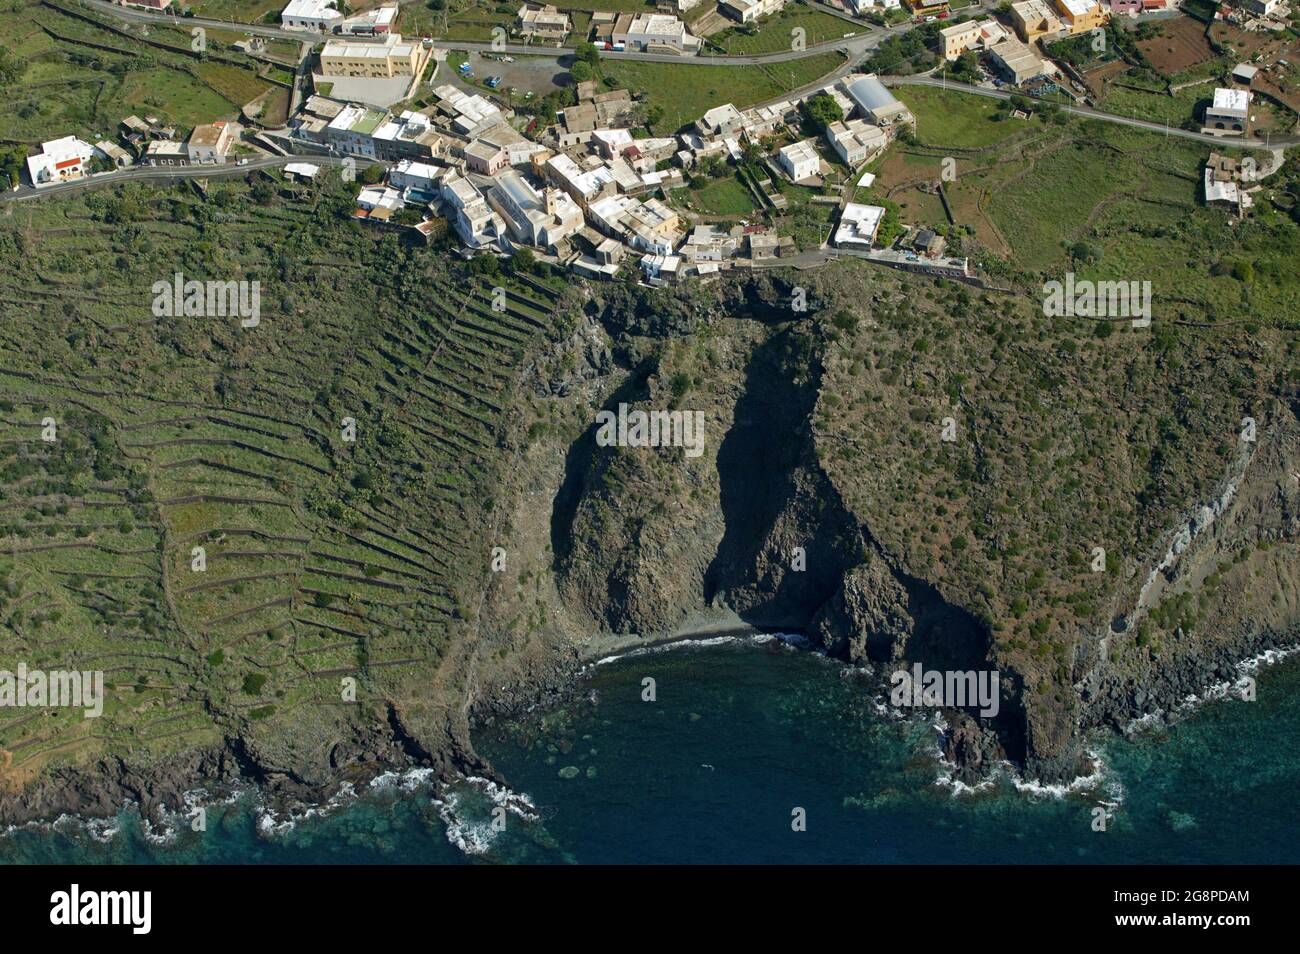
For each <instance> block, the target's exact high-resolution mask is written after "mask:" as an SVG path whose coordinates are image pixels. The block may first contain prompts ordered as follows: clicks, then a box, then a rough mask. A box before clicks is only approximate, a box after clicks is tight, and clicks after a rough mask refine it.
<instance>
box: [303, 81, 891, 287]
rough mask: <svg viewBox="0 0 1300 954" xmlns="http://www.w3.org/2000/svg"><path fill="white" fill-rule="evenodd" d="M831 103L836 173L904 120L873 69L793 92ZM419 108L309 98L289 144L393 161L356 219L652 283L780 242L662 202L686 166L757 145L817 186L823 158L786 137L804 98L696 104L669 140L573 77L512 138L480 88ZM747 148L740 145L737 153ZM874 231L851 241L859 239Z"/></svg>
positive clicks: (621, 99) (761, 252)
mask: <svg viewBox="0 0 1300 954" xmlns="http://www.w3.org/2000/svg"><path fill="white" fill-rule="evenodd" d="M807 95H809V96H811V95H827V96H831V97H833V98H835V99H836V101H837V102H839V104H840V106H841V109H842V112H843V114H844V116H845V118H844V119H843V120H841V121H838V122H835V123H832V124H831V125H830V126H829V127H828V128H827V129H826V133H825V141H826V144H827V145H829V147H830V148H831V149H833V150H834V152H835V153H836V154H837V155H838V156H839V158H840V159H841V160H842V161H843V162H844V163H845V164H846V165H848V166H849V167H851V168H858V167H860V166H862V165H864V164H866V163H867V162H869V161H871V160H872V159H874V158H875V157H877V156H878V155H879V154H880V153H881V152H883V151H884V149H885V148H886V146H887V145H888V144H889V142H890V141H891V140H892V138H893V136H894V135H895V133H896V131H897V130H898V129H899V128H901V127H903V126H907V125H910V124H912V123H913V122H914V120H913V118H912V115H911V113H910V112H909V111H908V110H907V108H906V106H904V105H903V104H902V103H900V102H899V101H898V100H897V99H895V98H894V96H893V95H892V94H891V93H890V92H889V91H888V90H887V89H886V88H885V86H884V85H883V84H882V83H881V82H880V81H879V79H877V78H876V77H875V76H872V75H851V76H849V77H847V78H845V79H843V80H840V81H837V82H835V83H832V84H830V85H828V86H826V87H825V88H823V89H821V90H815V91H812V92H810V93H809V94H807ZM433 100H434V102H433V104H432V105H431V106H429V107H427V108H426V109H425V110H424V111H413V110H406V111H402V112H400V113H397V114H394V113H392V112H390V111H388V110H386V109H384V108H382V107H374V106H367V105H364V104H357V103H345V102H340V101H338V100H336V99H334V98H332V97H324V96H320V95H316V96H312V97H310V98H308V100H307V101H306V102H305V104H304V106H303V109H302V111H301V112H300V113H299V114H298V116H296V117H295V119H294V120H293V123H292V136H293V138H294V139H295V140H297V141H299V142H300V143H301V144H302V146H308V145H309V146H310V147H314V148H315V149H317V150H318V151H320V152H322V153H326V154H331V155H336V156H339V155H342V156H354V157H357V158H364V159H378V160H383V161H385V162H388V163H390V164H391V166H390V168H389V169H388V172H387V175H386V177H385V179H384V180H383V181H382V182H377V183H375V184H373V185H367V186H365V187H364V188H362V189H361V191H360V194H359V195H358V197H357V209H356V216H357V217H358V218H359V219H361V220H364V221H367V222H371V223H376V224H380V225H387V226H390V227H401V228H414V229H416V230H417V231H419V232H421V233H422V234H424V235H426V236H428V235H431V234H433V233H434V231H435V228H436V226H435V220H436V217H441V218H442V219H444V220H445V221H446V223H447V224H448V225H449V226H450V227H451V228H452V229H454V231H455V233H456V236H457V237H458V239H459V240H460V242H461V243H462V245H463V247H464V248H465V249H466V250H467V251H469V252H478V251H491V252H500V253H503V254H511V253H513V252H515V251H517V250H518V249H520V248H529V249H530V250H532V251H533V252H534V254H536V255H537V256H538V257H540V258H542V259H543V260H546V261H550V262H552V263H554V264H556V265H558V266H563V267H568V268H570V269H572V270H573V271H574V272H576V273H578V274H581V275H584V276H588V277H609V276H612V275H614V274H615V273H617V272H618V271H619V269H620V268H621V267H623V265H624V264H625V263H628V262H637V263H638V264H639V266H640V268H641V270H642V271H643V273H644V275H645V278H646V279H647V280H649V281H651V282H667V281H672V280H674V279H676V278H680V277H686V276H689V275H710V274H713V273H716V272H718V271H720V270H722V269H724V268H729V267H733V266H737V265H744V264H746V263H750V264H752V263H753V262H755V261H762V260H765V259H771V258H776V257H778V256H780V255H781V254H783V253H786V252H788V250H789V249H790V248H791V247H792V246H793V242H792V240H790V239H788V238H786V239H782V238H781V237H779V236H777V235H776V234H774V233H773V232H772V231H771V230H770V229H768V228H767V227H765V226H761V225H755V226H751V225H748V224H747V223H742V224H739V225H736V226H729V227H717V226H712V225H698V226H697V225H694V224H693V223H691V222H690V221H689V220H688V219H686V218H685V217H684V216H683V215H682V214H681V213H679V212H678V210H677V209H676V208H674V206H673V205H672V204H670V202H669V198H670V196H669V194H670V192H671V191H672V190H673V189H676V188H679V187H681V186H683V185H685V184H686V175H687V171H688V170H691V169H693V168H694V167H696V166H697V165H698V164H699V163H701V162H702V161H704V160H707V159H710V158H717V159H720V160H723V161H726V160H741V159H742V158H744V157H745V155H746V147H747V146H749V145H750V144H759V145H760V147H761V148H762V149H763V150H764V153H766V152H768V151H770V142H771V139H772V138H773V137H778V136H779V137H780V139H781V141H783V142H786V143H787V144H786V145H784V146H782V147H780V148H779V149H778V150H776V152H775V154H774V155H773V156H772V157H771V161H770V163H769V165H770V167H771V168H773V169H774V170H779V171H780V173H781V174H783V175H784V176H785V177H786V178H788V179H789V180H790V181H791V182H796V183H802V184H813V185H815V184H819V183H820V181H821V178H820V177H821V175H822V173H823V172H824V169H825V160H824V159H823V158H822V154H821V152H820V151H819V149H818V147H817V144H816V143H815V141H813V140H809V139H797V138H796V139H795V141H793V142H790V141H789V140H790V139H791V138H792V137H791V136H790V135H789V132H790V131H791V130H794V129H796V128H797V127H798V124H799V106H800V103H801V102H802V99H791V100H788V101H785V102H780V103H775V104H770V105H766V106H759V107H754V108H752V109H747V110H740V109H737V108H736V107H735V106H733V105H731V104H729V103H728V104H724V105H722V106H718V107H716V108H714V109H711V110H709V111H708V112H707V113H705V114H704V115H703V116H701V117H700V118H699V120H698V121H697V122H696V123H695V124H694V125H693V126H691V127H689V128H688V129H685V130H683V131H682V132H680V133H678V134H677V135H675V136H650V135H643V136H637V135H634V134H633V132H632V129H631V128H630V127H631V126H632V121H631V118H630V117H631V113H632V105H633V104H632V101H631V98H630V96H629V95H628V93H627V91H626V90H614V91H610V92H606V93H598V92H597V87H596V85H595V84H594V83H591V82H584V83H581V84H579V89H578V102H577V104H576V105H574V106H571V107H568V108H566V109H563V110H560V111H559V113H558V114H557V118H556V121H555V123H554V124H552V125H550V126H548V127H546V128H545V129H542V130H540V131H538V132H535V133H533V134H532V136H531V137H529V136H525V135H524V134H523V133H521V132H520V131H519V130H518V129H517V128H516V125H517V124H515V123H512V122H511V120H512V119H513V118H514V114H513V112H512V111H511V110H510V109H508V108H506V107H504V106H503V105H502V104H500V103H498V102H495V101H493V100H491V99H489V98H487V97H485V96H483V95H480V94H478V93H472V92H467V91H465V90H463V89H461V88H459V87H457V86H453V85H451V84H449V83H448V84H444V85H441V86H438V87H437V88H435V89H434V91H433ZM751 155H752V152H751ZM873 237H874V231H873V232H872V234H871V235H870V236H866V235H860V236H858V237H857V238H856V239H855V241H859V242H860V241H863V240H865V241H866V242H867V243H868V244H869V243H870V241H871V239H872V238H873Z"/></svg>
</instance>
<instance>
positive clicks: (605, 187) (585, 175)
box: [543, 153, 615, 208]
mask: <svg viewBox="0 0 1300 954" xmlns="http://www.w3.org/2000/svg"><path fill="white" fill-rule="evenodd" d="M543 168H544V170H545V173H546V176H547V178H549V179H550V180H551V181H552V182H555V183H556V184H557V185H559V187H560V188H561V189H563V190H564V191H565V192H567V193H569V195H571V196H573V198H574V200H575V201H576V202H577V203H578V204H579V205H581V206H582V207H583V208H587V207H588V206H589V205H590V204H591V203H592V202H593V201H595V200H596V199H599V198H600V197H601V196H604V195H608V194H610V193H611V192H613V191H614V186H615V179H614V174H613V173H612V172H611V171H610V170H609V168H608V167H607V166H605V165H603V164H597V165H596V166H595V167H594V168H591V169H583V168H582V167H581V166H580V165H578V163H577V162H575V161H574V160H573V157H571V156H566V155H565V154H564V153H560V154H559V155H558V156H552V157H551V158H550V159H547V160H546V165H545V166H544V167H543Z"/></svg>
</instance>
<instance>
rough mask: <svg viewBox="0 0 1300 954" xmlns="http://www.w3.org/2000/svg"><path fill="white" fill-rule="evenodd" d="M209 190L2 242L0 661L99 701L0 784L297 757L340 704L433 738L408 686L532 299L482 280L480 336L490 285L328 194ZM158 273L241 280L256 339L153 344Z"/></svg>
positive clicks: (486, 470)
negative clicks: (264, 747) (223, 749)
mask: <svg viewBox="0 0 1300 954" xmlns="http://www.w3.org/2000/svg"><path fill="white" fill-rule="evenodd" d="M334 188H341V186H340V185H339V184H338V183H337V181H335V184H334ZM213 192H214V194H212V195H211V196H210V197H209V198H208V199H206V200H205V199H203V198H202V197H201V196H199V195H197V194H196V193H195V192H194V190H192V189H190V188H189V187H186V186H177V187H175V188H173V189H170V190H164V191H152V190H150V191H145V190H143V189H142V188H140V187H138V186H127V187H123V188H122V189H119V190H114V191H110V192H102V193H93V194H90V195H88V196H87V197H85V198H82V199H70V200H67V201H60V202H49V203H39V204H38V205H36V206H34V207H33V208H32V209H31V210H30V211H29V210H26V209H24V210H23V211H22V212H21V213H18V214H15V215H11V216H8V217H6V218H5V219H4V220H3V223H2V224H0V301H3V302H4V303H5V304H4V307H5V313H6V315H7V316H8V317H7V320H6V322H5V323H4V327H3V329H0V455H2V458H0V459H2V460H3V464H2V466H3V473H4V481H3V485H4V489H3V492H2V496H0V539H2V541H3V543H2V549H0V587H2V589H0V614H3V615H2V616H0V619H2V620H3V626H2V627H0V632H3V636H0V652H3V655H4V657H5V658H6V659H25V660H27V661H28V663H29V665H30V666H31V667H33V668H35V667H38V666H44V667H45V668H49V669H55V668H67V666H68V665H70V664H71V663H72V662H74V661H75V663H76V664H77V665H78V666H80V667H82V668H83V669H100V670H103V671H104V673H105V674H106V680H107V683H108V692H107V695H108V699H107V703H106V712H105V715H104V716H103V717H102V718H101V719H98V720H92V721H94V722H95V723H96V724H95V725H93V726H92V725H86V724H82V723H83V722H84V721H85V720H82V719H81V718H80V716H78V717H77V718H71V717H68V716H67V715H66V714H57V715H55V716H53V717H50V718H45V717H44V716H42V717H41V718H39V719H31V718H27V716H28V715H30V713H28V712H21V713H19V714H18V715H15V714H14V713H13V712H9V711H6V712H4V713H3V714H2V715H0V748H3V749H4V750H5V751H6V753H7V761H6V764H5V765H3V766H0V777H2V778H3V781H4V782H5V783H6V784H22V783H23V782H24V781H27V780H30V779H31V778H32V777H33V776H34V775H35V774H36V773H37V772H38V771H39V770H40V768H41V767H42V766H43V765H44V764H45V763H46V762H47V760H48V759H50V758H52V757H55V756H56V755H58V756H67V757H69V758H74V759H75V760H77V761H84V760H88V759H94V758H98V757H100V756H103V755H106V754H110V753H113V752H117V751H122V750H124V749H126V748H129V747H131V746H133V745H136V744H138V743H140V742H144V741H150V742H153V741H158V742H159V748H158V749H157V750H156V751H158V752H166V751H171V750H173V749H182V748H194V747H202V746H203V745H205V744H212V743H215V742H217V741H219V740H220V738H221V737H222V736H223V735H224V734H226V733H229V732H231V731H238V732H240V733H251V738H252V740H253V742H252V743H251V744H253V745H256V744H257V742H256V740H257V739H258V738H259V733H262V732H265V733H268V734H269V735H270V736H274V737H276V738H280V739H283V738H286V737H287V736H288V734H286V733H280V734H279V735H275V729H274V727H275V726H277V725H283V724H285V723H287V722H292V723H294V724H296V725H307V726H313V727H315V729H307V730H298V729H295V732H300V731H306V732H307V734H308V735H311V734H312V733H313V732H319V733H320V734H321V737H322V738H323V737H325V736H327V735H328V733H329V732H331V731H337V728H336V729H333V730H332V729H330V728H329V727H330V726H335V727H339V726H345V725H347V724H348V720H349V719H350V718H351V715H350V713H351V712H356V711H357V709H358V707H357V706H356V705H354V704H349V703H346V702H345V701H344V700H343V699H342V697H341V694H340V679H341V678H342V677H345V676H346V677H351V678H354V679H356V680H358V681H360V682H361V683H362V684H363V685H369V686H371V687H372V688H373V690H374V691H373V692H371V693H369V694H368V695H367V696H366V697H368V698H370V699H372V700H373V699H376V698H384V699H388V700H390V701H391V702H392V703H393V704H395V705H401V706H402V707H403V709H404V711H405V716H404V718H406V719H408V720H411V721H412V723H413V724H415V725H419V724H421V722H422V720H424V721H427V722H429V723H436V722H438V721H439V720H445V719H446V718H447V714H446V709H445V708H439V707H440V706H444V705H445V703H446V701H447V698H448V697H447V696H446V695H444V694H441V693H434V694H432V695H430V693H429V692H428V691H427V687H428V685H429V683H430V681H431V680H434V679H436V678H437V677H436V674H437V673H438V672H439V669H440V665H441V660H442V658H443V655H444V653H446V652H447V650H448V643H449V639H450V638H451V636H450V630H451V626H450V624H451V622H452V620H453V619H454V618H456V617H457V616H458V615H464V614H465V610H464V609H463V607H462V606H461V604H462V603H463V602H465V600H466V597H465V595H464V594H465V593H466V592H467V590H466V587H471V588H472V586H473V585H474V583H475V575H476V571H477V570H478V569H479V567H471V566H468V565H467V564H466V561H465V560H464V554H465V552H466V551H467V549H468V548H470V547H472V546H474V544H475V541H476V540H478V539H479V538H480V535H481V533H482V532H483V527H482V525H483V521H484V520H485V519H486V516H485V513H484V511H483V509H482V506H481V505H480V503H478V501H479V500H480V499H481V494H480V493H479V489H480V488H481V487H482V486H484V483H485V481H487V480H488V479H489V476H490V475H491V474H492V473H493V471H494V469H495V468H496V467H497V466H499V463H500V461H499V460H498V459H497V457H496V456H494V455H495V454H496V452H497V448H498V443H499V441H500V438H501V431H502V421H501V414H502V410H503V407H505V405H506V398H505V397H504V394H505V392H506V390H507V389H508V388H509V386H510V384H511V382H512V381H513V379H514V375H515V370H514V369H515V367H516V365H517V363H518V361H519V360H520V358H521V356H522V354H523V353H524V349H525V348H526V346H527V344H528V342H529V341H530V340H531V339H533V338H534V337H535V336H536V335H538V334H539V333H541V332H542V331H543V330H544V329H545V328H546V327H547V325H548V323H549V321H550V317H549V316H550V315H551V313H552V310H553V307H554V304H555V301H556V298H557V296H556V293H555V292H554V291H552V290H550V289H549V288H548V287H547V286H545V285H543V284H541V283H540V282H537V281H536V280H527V279H525V280H518V281H517V280H514V279H510V278H507V277H506V276H497V277H496V278H494V279H493V285H500V286H502V287H504V288H505V289H506V303H505V308H504V310H502V311H497V310H494V309H493V308H492V299H493V294H492V285H485V284H484V283H483V281H482V280H481V279H478V278H476V277H475V276H473V275H471V274H468V273H466V272H465V271H464V270H463V269H461V271H460V272H459V273H456V272H453V271H451V270H449V269H448V266H447V265H446V264H445V260H443V259H441V258H440V257H438V256H435V255H432V254H430V253H428V252H413V251H412V250H409V249H407V248H405V247H403V246H401V245H399V244H398V243H397V242H396V240H395V239H394V238H393V237H391V236H387V237H382V238H381V237H379V236H377V235H376V234H374V233H372V232H369V231H363V230H362V229H361V228H360V227H359V226H357V225H356V224H354V223H352V222H351V221H349V219H348V217H347V215H346V214H345V210H346V208H347V205H346V202H347V200H346V198H345V197H344V196H343V195H341V194H336V193H334V192H331V191H329V190H326V191H323V192H311V193H303V192H294V193H290V192H284V193H280V192H279V191H278V189H277V188H276V187H274V186H271V185H270V184H269V183H267V182H266V181H265V180H264V182H263V184H262V185H261V186H259V187H258V188H256V189H254V190H250V189H248V187H247V186H245V185H243V184H239V183H235V184H231V185H222V186H215V187H214V190H213ZM88 223H97V225H96V227H94V228H88V227H87V225H88ZM36 249H39V250H40V251H39V252H35V250H36ZM32 254H36V255H37V257H38V264H37V265H36V267H35V269H34V270H33V269H32V268H29V267H24V266H23V264H22V263H23V262H25V261H30V256H31V255H32ZM178 254H179V260H178V258H177V256H178ZM412 255H415V256H417V257H415V258H412V257H411V256H412ZM236 263H238V264H237V265H236ZM177 270H179V271H181V272H183V273H184V274H186V275H187V276H194V277H198V276H210V275H219V274H220V275H232V274H238V275H240V276H241V277H243V276H248V277H249V278H252V279H256V280H259V281H260V282H261V288H262V304H261V316H262V317H261V322H260V324H259V325H258V326H257V327H256V328H241V327H240V326H239V322H238V320H237V319H234V318H220V317H204V318H193V317H191V318H185V317H177V318H156V317H154V315H153V313H152V312H151V309H150V303H151V300H152V295H151V293H150V288H151V286H152V285H153V283H154V282H156V281H159V280H163V281H165V282H168V283H170V282H171V280H172V274H173V273H174V272H175V271H177ZM19 302H21V303H22V307H13V306H14V305H15V304H17V303H19ZM37 329H44V331H43V332H41V333H40V335H39V337H40V338H41V340H42V341H43V342H44V343H43V344H42V345H41V346H40V347H33V346H32V342H33V341H35V340H36V338H37ZM345 417H351V418H353V419H355V421H356V422H357V425H356V435H357V436H356V440H355V442H348V441H345V440H344V439H343V437H342V431H341V428H340V422H341V421H342V420H343V419H344V418H345ZM47 419H52V420H53V421H54V422H56V423H57V438H58V439H57V440H56V441H54V442H53V443H46V442H45V441H43V440H42V421H44V420H47ZM196 566H197V567H198V569H196ZM482 568H483V569H485V568H486V564H485V563H484V565H483V567H482ZM480 585H481V584H480ZM448 681H449V682H450V683H453V684H454V679H453V678H452V677H448ZM416 685H420V686H422V687H424V688H423V689H422V690H421V691H420V692H419V693H415V692H413V691H412V687H414V686H416ZM373 704H374V703H373V702H371V703H370V704H369V705H373ZM236 727H239V728H238V729H236ZM425 731H428V730H425ZM304 737H305V736H304Z"/></svg>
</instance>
